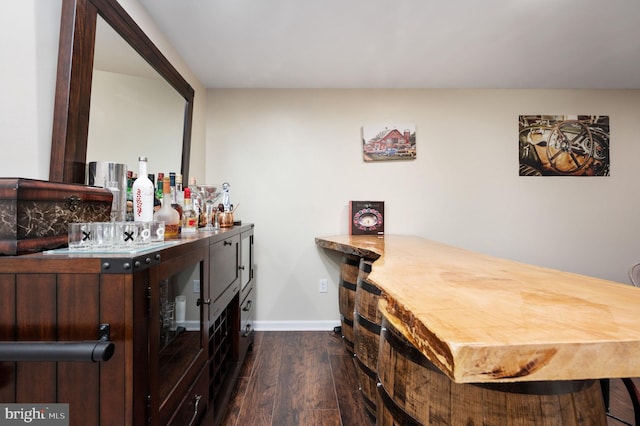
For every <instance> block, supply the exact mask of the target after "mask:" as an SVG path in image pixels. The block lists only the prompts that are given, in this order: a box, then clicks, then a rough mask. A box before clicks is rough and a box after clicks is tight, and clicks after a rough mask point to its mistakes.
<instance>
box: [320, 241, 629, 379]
mask: <svg viewBox="0 0 640 426" xmlns="http://www.w3.org/2000/svg"><path fill="white" fill-rule="evenodd" d="M316 244H317V246H318V247H322V248H325V249H329V250H334V251H337V252H341V253H343V254H345V255H353V256H358V257H361V258H363V259H368V260H371V261H372V262H373V264H372V270H371V272H370V273H369V275H368V281H369V282H371V283H373V284H375V285H376V286H378V287H379V288H380V289H381V290H382V294H381V296H380V301H379V306H378V307H379V309H380V311H381V313H382V316H383V317H384V319H385V320H386V321H388V323H389V324H390V325H392V326H393V327H394V328H395V329H397V330H398V331H399V332H400V333H401V335H402V336H403V337H404V338H406V339H407V340H408V341H409V342H410V343H411V344H412V345H413V346H415V348H417V349H418V351H419V352H420V353H422V354H423V355H424V356H425V357H426V358H427V359H428V360H429V361H430V362H431V363H433V364H434V365H435V366H436V367H438V369H439V370H440V371H441V372H443V373H444V374H445V375H446V376H448V377H449V378H450V379H451V380H452V381H453V382H455V383H506V382H528V381H566V380H584V379H598V378H615V377H638V376H640V355H639V354H640V289H639V288H635V287H633V286H631V285H626V284H622V283H616V282H612V281H607V280H603V279H597V278H592V277H588V276H583V275H578V274H573V273H568V272H562V271H558V270H553V269H549V268H543V267H538V266H533V265H528V264H524V263H519V262H515V261H510V260H506V259H501V258H497V257H492V256H488V255H484V254H480V253H475V252H472V251H469V250H464V249H461V248H456V247H452V246H449V245H445V244H442V243H438V242H435V241H430V240H427V239H424V238H419V237H413V236H394V235H386V236H384V238H380V237H376V236H350V235H337V236H329V237H319V238H316Z"/></svg>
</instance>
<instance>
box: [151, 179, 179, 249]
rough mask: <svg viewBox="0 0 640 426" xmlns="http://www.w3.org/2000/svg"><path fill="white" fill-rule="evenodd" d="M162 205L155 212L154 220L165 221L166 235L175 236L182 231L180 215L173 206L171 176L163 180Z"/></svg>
mask: <svg viewBox="0 0 640 426" xmlns="http://www.w3.org/2000/svg"><path fill="white" fill-rule="evenodd" d="M162 188H163V189H162V192H163V194H162V207H160V209H159V210H158V211H157V212H155V214H154V215H153V220H158V221H164V236H165V237H175V236H176V235H178V233H179V231H180V215H179V214H178V212H177V211H176V210H175V209H174V208H173V207H171V185H170V183H169V177H168V176H166V177H164V178H163V180H162Z"/></svg>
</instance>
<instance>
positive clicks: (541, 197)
mask: <svg viewBox="0 0 640 426" xmlns="http://www.w3.org/2000/svg"><path fill="white" fill-rule="evenodd" d="M207 99H208V105H207V146H208V151H207V180H209V181H211V182H220V181H223V180H226V181H228V182H229V183H230V184H231V189H232V202H233V203H235V204H238V203H239V204H240V207H239V209H238V211H237V217H238V218H239V219H242V220H244V221H247V222H254V223H255V224H256V231H255V232H256V258H257V261H258V265H259V267H258V270H259V273H258V298H259V303H258V305H257V318H258V321H259V322H258V325H259V326H260V327H263V328H274V327H287V326H294V327H304V326H309V327H312V326H317V325H323V324H325V325H326V321H331V320H334V321H335V320H337V319H338V318H339V314H338V307H337V285H338V270H337V267H336V264H335V261H336V260H339V258H337V259H336V258H335V257H331V256H329V257H328V255H327V253H325V252H324V251H322V250H318V249H317V248H316V246H315V244H314V237H315V236H321V235H331V234H339V233H346V232H348V230H347V221H348V219H347V216H348V202H349V200H354V199H359V200H365V199H373V200H384V201H385V202H386V219H387V221H386V232H387V233H393V234H417V235H420V236H424V237H427V238H432V239H435V240H439V241H443V242H446V243H450V244H454V245H458V246H462V247H466V248H469V249H472V250H477V251H480V252H484V253H489V254H493V255H497V256H502V257H506V258H510V259H515V260H518V261H523V262H528V263H533V264H537V265H542V266H547V267H552V268H557V269H562V270H566V271H572V272H577V273H582V274H588V275H593V276H596V277H602V278H607V279H612V280H616V281H623V282H628V279H627V269H628V268H629V267H630V266H631V264H632V263H634V262H635V261H640V232H639V231H638V229H639V226H638V222H639V221H640V211H639V210H640V201H639V199H638V195H637V192H638V183H639V181H640V180H639V176H638V167H637V159H638V158H640V144H638V143H637V123H638V116H640V91H573V90H566V91H565V90H555V91H551V90H549V91H543V90H531V91H522V90H519V91H516V90H486V91H483V90H397V91H394V90H211V89H210V90H208V95H207ZM519 114H602V115H609V116H610V118H611V140H612V142H611V168H612V172H611V176H610V177H595V178H572V177H544V178H539V177H538V178H535V177H519V176H518V115H519ZM384 122H391V123H397V122H413V123H415V124H416V132H417V152H418V155H417V159H416V160H414V161H408V162H385V163H364V162H363V160H362V157H361V145H360V144H361V142H360V141H361V139H360V127H361V126H362V125H363V124H369V123H384ZM320 278H328V279H329V280H330V286H329V293H328V294H320V293H319V292H318V280H319V279H320ZM280 321H282V322H284V323H280ZM305 322H306V323H305Z"/></svg>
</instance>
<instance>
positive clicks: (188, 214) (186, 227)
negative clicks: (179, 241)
mask: <svg viewBox="0 0 640 426" xmlns="http://www.w3.org/2000/svg"><path fill="white" fill-rule="evenodd" d="M197 230H198V216H196V212H195V211H194V210H193V208H192V207H191V190H190V189H189V188H185V189H184V208H183V209H182V233H183V234H193V233H194V232H196V231H197Z"/></svg>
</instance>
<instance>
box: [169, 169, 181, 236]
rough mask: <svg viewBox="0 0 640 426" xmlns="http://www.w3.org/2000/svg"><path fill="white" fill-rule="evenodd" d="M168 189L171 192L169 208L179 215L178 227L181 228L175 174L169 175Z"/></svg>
mask: <svg viewBox="0 0 640 426" xmlns="http://www.w3.org/2000/svg"><path fill="white" fill-rule="evenodd" d="M169 187H170V190H171V198H170V200H171V207H173V208H174V209H175V210H176V211H177V212H178V214H179V215H180V226H182V206H181V205H180V204H178V200H177V196H176V174H175V172H171V173H169Z"/></svg>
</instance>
